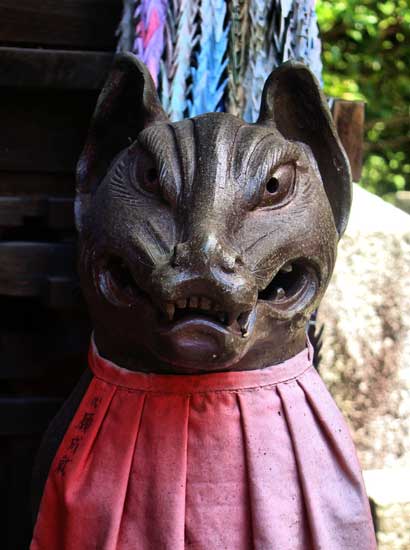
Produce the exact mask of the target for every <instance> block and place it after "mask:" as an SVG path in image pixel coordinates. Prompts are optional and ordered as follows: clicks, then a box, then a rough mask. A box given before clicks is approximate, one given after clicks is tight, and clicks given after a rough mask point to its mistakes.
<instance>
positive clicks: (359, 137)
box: [332, 99, 365, 181]
mask: <svg viewBox="0 0 410 550" xmlns="http://www.w3.org/2000/svg"><path fill="white" fill-rule="evenodd" d="M332 114H333V120H334V121H335V124H336V129H337V133H338V135H339V138H340V141H341V142H342V144H343V147H344V148H345V151H346V154H347V157H348V159H349V162H350V168H351V170H352V178H353V181H359V180H360V177H361V175H362V166H363V133H364V116H365V103H364V102H363V101H345V100H342V99H335V100H334V102H333V105H332Z"/></svg>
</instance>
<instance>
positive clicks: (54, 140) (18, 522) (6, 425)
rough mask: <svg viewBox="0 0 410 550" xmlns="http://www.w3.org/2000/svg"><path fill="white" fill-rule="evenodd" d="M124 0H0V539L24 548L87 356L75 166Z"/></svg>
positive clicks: (9, 548) (13, 549) (87, 325)
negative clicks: (61, 415) (52, 434)
mask: <svg viewBox="0 0 410 550" xmlns="http://www.w3.org/2000/svg"><path fill="white" fill-rule="evenodd" d="M121 4H122V3H121V1H120V0H43V1H42V2H38V1H37V0H19V1H18V2H16V1H11V0H0V124H1V132H0V308H1V312H2V315H1V317H0V358H1V367H0V442H1V449H2V451H1V453H0V480H1V488H2V493H3V500H5V501H6V506H5V508H4V510H5V511H4V512H3V514H2V515H1V517H0V532H1V542H0V547H1V548H2V549H7V550H23V549H26V548H28V544H29V539H30V536H31V518H30V513H29V491H30V478H31V469H32V464H33V460H34V455H35V452H36V450H37V448H38V445H39V441H40V438H41V434H42V432H43V430H44V429H45V427H46V426H47V425H48V423H49V421H50V419H51V417H52V416H53V415H54V414H55V412H56V411H57V409H58V407H59V406H60V404H61V402H62V400H63V399H64V398H65V397H66V395H67V394H68V393H69V392H70V391H71V388H72V387H73V384H74V383H75V381H76V380H77V379H78V378H79V376H80V373H81V371H82V370H83V368H84V365H85V361H86V353H87V348H88V340H89V334H90V323H89V320H88V316H87V313H86V310H85V307H84V304H83V303H82V299H81V294H80V291H79V288H78V282H77V277H76V274H75V256H76V237H75V230H74V220H73V214H72V212H73V195H74V177H73V172H74V167H75V163H76V160H77V158H78V155H79V152H80V150H81V147H82V144H83V141H84V138H85V134H86V131H87V127H88V123H89V119H90V117H91V114H92V111H93V109H94V106H95V102H96V99H97V95H98V92H99V89H100V88H101V85H102V83H103V81H104V79H105V76H106V73H107V71H108V68H109V66H110V63H111V60H112V52H113V51H114V49H115V43H116V38H115V31H116V28H117V25H118V22H119V19H120V17H121Z"/></svg>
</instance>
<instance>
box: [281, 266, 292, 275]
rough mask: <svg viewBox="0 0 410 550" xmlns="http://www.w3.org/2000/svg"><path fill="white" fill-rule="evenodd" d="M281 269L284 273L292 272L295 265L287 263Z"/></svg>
mask: <svg viewBox="0 0 410 550" xmlns="http://www.w3.org/2000/svg"><path fill="white" fill-rule="evenodd" d="M279 271H283V272H284V273H290V272H291V271H293V266H292V264H285V265H283V266H282V267H281V268H280V270H279Z"/></svg>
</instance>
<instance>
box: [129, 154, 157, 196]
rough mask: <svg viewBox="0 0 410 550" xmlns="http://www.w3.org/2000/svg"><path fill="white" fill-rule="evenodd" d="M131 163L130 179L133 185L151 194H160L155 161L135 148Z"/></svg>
mask: <svg viewBox="0 0 410 550" xmlns="http://www.w3.org/2000/svg"><path fill="white" fill-rule="evenodd" d="M133 153H134V159H133V161H132V163H131V180H132V182H133V184H134V186H135V187H137V188H139V189H141V190H143V191H146V192H147V193H150V194H152V195H158V194H160V192H161V191H160V181H159V173H158V170H157V167H156V166H155V161H154V159H153V158H152V157H151V155H149V154H148V153H146V152H145V151H143V150H141V149H137V150H136V153H137V154H135V150H134V151H133Z"/></svg>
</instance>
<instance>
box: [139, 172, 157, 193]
mask: <svg viewBox="0 0 410 550" xmlns="http://www.w3.org/2000/svg"><path fill="white" fill-rule="evenodd" d="M142 187H143V188H144V189H145V190H146V191H148V193H157V192H158V189H159V176H158V172H157V170H156V168H155V167H153V166H147V167H145V169H144V173H143V177H142Z"/></svg>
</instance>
